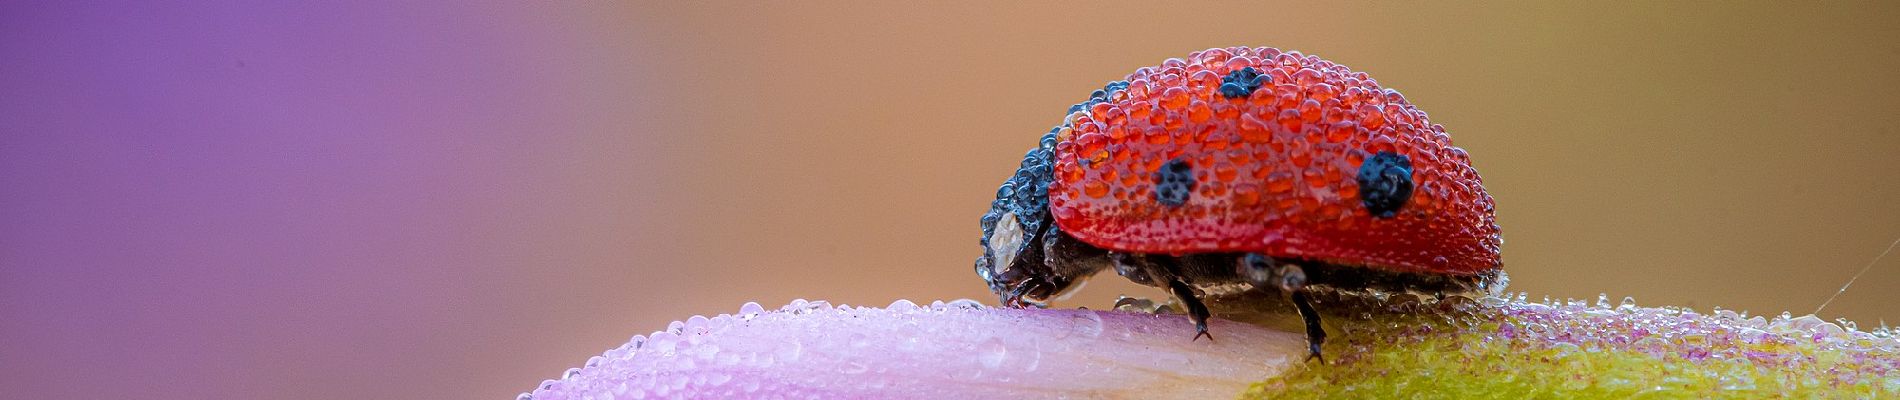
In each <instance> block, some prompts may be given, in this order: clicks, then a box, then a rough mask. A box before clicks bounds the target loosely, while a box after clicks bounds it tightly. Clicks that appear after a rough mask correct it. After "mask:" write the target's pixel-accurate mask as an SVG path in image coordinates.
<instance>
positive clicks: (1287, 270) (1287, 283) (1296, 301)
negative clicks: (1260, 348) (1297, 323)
mask: <svg viewBox="0 0 1900 400" xmlns="http://www.w3.org/2000/svg"><path fill="white" fill-rule="evenodd" d="M1277 272H1278V274H1276V275H1278V276H1277V278H1278V279H1277V280H1278V281H1279V282H1278V283H1279V286H1280V290H1284V291H1286V293H1287V294H1288V295H1290V296H1291V297H1292V300H1293V307H1294V308H1298V309H1299V310H1300V319H1301V320H1302V321H1305V322H1306V346H1307V349H1308V350H1310V351H1311V353H1309V354H1307V356H1306V359H1307V360H1319V362H1320V363H1321V364H1325V363H1326V357H1324V356H1321V355H1320V354H1319V347H1320V344H1323V343H1326V328H1325V327H1323V326H1320V323H1319V311H1318V310H1314V309H1313V302H1312V301H1309V300H1307V298H1306V271H1305V270H1301V269H1300V266H1298V265H1293V264H1287V265H1283V266H1280V268H1279V270H1278V271H1277Z"/></svg>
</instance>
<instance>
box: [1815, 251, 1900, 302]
mask: <svg viewBox="0 0 1900 400" xmlns="http://www.w3.org/2000/svg"><path fill="white" fill-rule="evenodd" d="M1895 246H1900V239H1894V240H1893V244H1889V245H1887V251H1882V252H1880V255H1878V256H1874V260H1873V261H1868V262H1867V266H1865V267H1860V272H1859V273H1855V274H1854V277H1853V278H1848V279H1847V284H1845V285H1841V290H1836V291H1834V295H1833V296H1828V297H1827V301H1823V302H1821V306H1820V307H1815V308H1814V315H1817V316H1818V315H1821V309H1824V308H1827V304H1828V303H1833V302H1834V298H1836V297H1841V293H1846V292H1847V287H1848V286H1854V281H1857V280H1860V276H1861V275H1866V274H1867V271H1868V270H1871V269H1874V264H1877V263H1880V259H1881V258H1886V257H1887V253H1892V252H1893V248H1894V247H1895Z"/></svg>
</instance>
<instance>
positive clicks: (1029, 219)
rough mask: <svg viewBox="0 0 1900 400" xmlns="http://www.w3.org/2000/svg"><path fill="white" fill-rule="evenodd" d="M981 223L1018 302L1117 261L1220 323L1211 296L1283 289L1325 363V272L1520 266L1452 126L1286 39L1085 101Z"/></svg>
mask: <svg viewBox="0 0 1900 400" xmlns="http://www.w3.org/2000/svg"><path fill="white" fill-rule="evenodd" d="M981 226H982V229H983V235H982V237H981V239H980V243H981V244H982V246H983V255H982V256H981V257H978V258H977V260H976V273H977V275H978V276H980V277H981V278H983V280H984V281H985V282H987V283H988V284H989V286H990V290H991V291H992V292H994V293H996V294H997V295H998V297H999V299H1000V300H1001V301H1002V302H1003V304H1005V305H1008V306H1011V307H1025V306H1035V307H1045V306H1047V304H1048V301H1050V300H1051V299H1055V298H1060V297H1062V296H1063V295H1065V294H1066V293H1069V292H1071V291H1073V290H1074V289H1076V288H1079V287H1081V286H1082V283H1083V282H1084V281H1085V280H1087V279H1088V278H1089V277H1090V276H1092V275H1094V274H1095V273H1096V272H1099V271H1101V270H1103V269H1108V268H1113V269H1114V271H1115V272H1116V273H1117V274H1119V275H1121V276H1123V277H1125V278H1127V279H1129V280H1131V281H1134V282H1136V283H1140V284H1144V285H1148V286H1154V287H1158V288H1162V289H1164V290H1167V291H1168V292H1169V293H1171V294H1172V295H1173V296H1175V297H1176V299H1177V300H1178V301H1179V302H1180V303H1181V304H1182V305H1184V306H1185V307H1186V308H1187V311H1188V314H1189V315H1190V316H1191V317H1192V320H1193V322H1194V325H1195V327H1196V329H1197V332H1196V334H1195V336H1194V338H1193V340H1198V339H1200V338H1201V337H1203V336H1205V337H1207V338H1208V339H1209V340H1212V339H1213V336H1212V335H1210V334H1209V333H1208V332H1207V318H1208V310H1207V307H1206V306H1205V305H1204V304H1203V303H1202V302H1201V299H1200V297H1198V296H1212V295H1218V294H1224V293H1231V292H1232V291H1233V290H1235V288H1239V290H1266V291H1277V292H1279V293H1281V294H1283V296H1284V297H1286V298H1287V299H1288V300H1290V301H1291V302H1292V303H1293V305H1294V306H1295V308H1296V309H1297V310H1298V312H1299V314H1300V316H1301V319H1302V321H1304V323H1305V325H1306V336H1307V343H1308V346H1309V349H1310V351H1311V354H1310V355H1309V357H1308V359H1309V360H1311V359H1320V360H1321V361H1322V362H1324V359H1323V358H1321V357H1320V345H1321V344H1322V343H1324V342H1325V340H1326V332H1325V330H1324V329H1323V328H1321V326H1320V317H1319V314H1318V313H1317V312H1316V311H1315V310H1314V308H1313V305H1312V301H1311V300H1309V298H1310V297H1311V292H1312V291H1314V290H1320V289H1336V290H1357V289H1370V290H1388V291H1404V290H1411V291H1420V292H1426V293H1436V294H1441V295H1442V294H1445V293H1454V292H1469V291H1473V290H1477V289H1479V288H1481V287H1482V286H1481V285H1485V284H1488V283H1490V282H1494V281H1500V280H1501V278H1502V276H1503V273H1502V269H1501V268H1502V264H1501V263H1500V261H1499V255H1498V253H1499V246H1500V245H1501V243H1502V240H1501V239H1500V238H1499V235H1498V225H1497V220H1496V216H1495V213H1494V211H1493V202H1492V199H1491V195H1490V194H1488V193H1486V192H1485V190H1484V185H1483V182H1482V180H1481V179H1479V177H1478V171H1477V170H1476V169H1473V168H1472V167H1471V159H1470V157H1469V156H1468V155H1467V154H1466V153H1465V151H1464V149H1460V148H1458V147H1454V146H1452V145H1451V138H1450V137H1449V136H1447V135H1446V133H1445V129H1444V127H1443V126H1440V125H1438V124H1433V123H1431V121H1430V120H1429V119H1427V118H1426V116H1425V112H1423V111H1419V110H1418V108H1416V107H1414V106H1413V105H1412V103H1411V102H1408V101H1406V100H1405V97H1404V96H1402V95H1400V94H1399V92H1398V91H1395V90H1392V89H1387V88H1384V87H1381V86H1379V84H1378V82H1377V81H1374V80H1373V79H1372V78H1370V77H1368V76H1366V74H1365V73H1363V72H1354V71H1352V70H1349V69H1347V68H1346V67H1344V66H1341V65H1339V64H1335V63H1333V62H1330V61H1327V60H1324V59H1320V58H1318V57H1315V56H1310V55H1304V54H1301V53H1299V52H1295V51H1281V50H1279V49H1274V48H1268V47H1233V48H1215V49H1208V50H1203V51H1198V52H1194V53H1191V54H1189V55H1188V57H1187V58H1186V59H1179V58H1173V59H1168V60H1167V61H1164V62H1162V63H1161V65H1158V66H1151V67H1143V68H1141V69H1137V70H1135V72H1134V73H1132V74H1129V75H1128V76H1127V78H1126V79H1124V80H1120V81H1115V82H1111V83H1109V84H1108V85H1106V86H1104V87H1103V88H1102V89H1101V90H1097V91H1095V92H1094V93H1093V94H1091V95H1090V96H1089V98H1088V99H1087V100H1086V101H1083V102H1082V103H1080V104H1076V105H1074V106H1072V107H1069V111H1068V116H1067V117H1066V118H1064V119H1063V122H1062V124H1060V125H1057V126H1056V127H1055V128H1054V129H1051V130H1050V131H1049V132H1048V133H1047V134H1044V135H1042V137H1041V140H1040V142H1039V143H1038V144H1037V145H1036V147H1034V148H1032V149H1030V150H1029V152H1028V154H1026V155H1024V156H1023V160H1022V164H1021V165H1020V166H1019V167H1018V168H1017V170H1016V173H1015V174H1014V175H1012V176H1010V177H1009V179H1008V180H1006V181H1004V182H1003V184H1002V186H1001V187H1000V188H998V189H997V191H996V200H995V201H994V202H992V203H990V209H989V212H987V213H984V214H983V218H982V220H981ZM1223 291H1225V292H1223Z"/></svg>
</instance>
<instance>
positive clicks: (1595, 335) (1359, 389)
mask: <svg viewBox="0 0 1900 400" xmlns="http://www.w3.org/2000/svg"><path fill="white" fill-rule="evenodd" d="M1420 298H1421V299H1422V298H1423V297H1420ZM1339 299H1341V298H1340V297H1335V298H1334V301H1336V302H1338V301H1341V300H1339ZM1454 299H1456V300H1463V298H1454ZM1343 302H1347V303H1350V302H1351V301H1350V300H1346V301H1343ZM1375 303H1376V304H1381V305H1380V306H1376V307H1364V306H1346V307H1336V308H1335V309H1341V308H1343V309H1357V310H1362V311H1353V312H1346V313H1342V314H1344V315H1328V321H1327V325H1328V327H1329V331H1331V332H1333V335H1332V336H1331V337H1330V338H1329V341H1328V342H1327V345H1326V349H1325V351H1326V354H1327V356H1328V357H1330V359H1329V360H1328V361H1329V362H1328V363H1307V364H1306V367H1305V368H1300V369H1296V370H1294V371H1291V372H1290V373H1288V374H1285V375H1281V376H1278V377H1275V378H1272V379H1269V380H1267V381H1264V382H1259V383H1257V384H1254V385H1253V386H1252V387H1251V388H1250V389H1249V390H1248V392H1247V393H1245V394H1244V395H1243V396H1242V397H1243V398H1274V399H1281V398H1295V399H1297V398H1329V399H1336V398H1510V399H1518V398H1565V399H1569V398H1602V399H1624V398H1787V397H1794V398H1900V340H1896V338H1895V337H1894V334H1893V332H1892V330H1890V329H1888V328H1885V327H1882V328H1880V329H1876V330H1874V331H1872V332H1867V331H1861V330H1859V329H1857V327H1855V326H1854V325H1853V324H1852V323H1847V322H1845V321H1843V322H1841V323H1840V324H1835V323H1829V322H1825V321H1822V320H1820V319H1819V318H1815V317H1813V316H1805V317H1798V318H1794V317H1790V316H1788V315H1786V314H1783V315H1781V316H1778V317H1774V318H1764V317H1760V316H1754V317H1750V316H1747V315H1746V314H1743V313H1736V312H1733V311H1724V310H1717V311H1715V312H1713V313H1710V314H1701V313H1697V312H1694V311H1691V310H1687V309H1680V308H1667V307H1665V308H1646V307H1637V306H1635V305H1633V304H1632V303H1633V301H1630V300H1628V299H1625V300H1624V302H1623V304H1621V305H1615V306H1612V305H1610V304H1609V303H1608V302H1607V301H1605V299H1601V298H1600V299H1598V301H1597V302H1596V303H1595V304H1590V303H1587V302H1582V301H1569V302H1548V301H1547V302H1527V301H1525V300H1524V299H1523V298H1522V296H1521V295H1520V296H1519V297H1518V298H1517V299H1514V300H1510V299H1504V298H1498V297H1488V298H1482V299H1480V300H1477V301H1462V302H1458V301H1449V302H1433V301H1412V302H1405V301H1400V302H1397V303H1401V304H1404V305H1401V306H1391V305H1390V304H1392V303H1394V302H1391V301H1385V299H1381V301H1378V302H1375ZM1422 304H1424V305H1422ZM1374 308H1376V310H1373V309H1374Z"/></svg>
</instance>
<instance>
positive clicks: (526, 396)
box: [515, 393, 534, 400]
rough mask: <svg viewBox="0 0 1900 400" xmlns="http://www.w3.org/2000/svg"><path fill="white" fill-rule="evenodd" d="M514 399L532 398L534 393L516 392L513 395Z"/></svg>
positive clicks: (530, 399)
mask: <svg viewBox="0 0 1900 400" xmlns="http://www.w3.org/2000/svg"><path fill="white" fill-rule="evenodd" d="M515 400H534V394H533V393H522V394H518V395H515Z"/></svg>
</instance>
